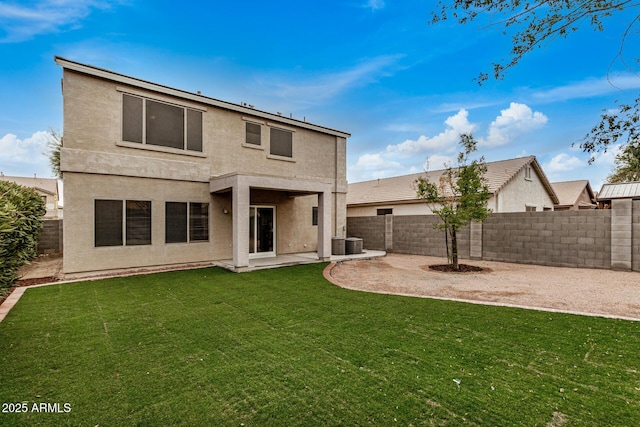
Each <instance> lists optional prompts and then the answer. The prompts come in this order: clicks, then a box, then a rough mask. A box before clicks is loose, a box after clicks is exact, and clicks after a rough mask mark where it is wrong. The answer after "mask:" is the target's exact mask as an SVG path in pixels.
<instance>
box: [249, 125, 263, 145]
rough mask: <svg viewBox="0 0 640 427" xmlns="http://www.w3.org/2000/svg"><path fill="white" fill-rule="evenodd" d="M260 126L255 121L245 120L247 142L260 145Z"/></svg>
mask: <svg viewBox="0 0 640 427" xmlns="http://www.w3.org/2000/svg"><path fill="white" fill-rule="evenodd" d="M261 134H262V126H260V125H259V124H256V123H250V122H247V139H246V142H247V144H251V145H262V138H261Z"/></svg>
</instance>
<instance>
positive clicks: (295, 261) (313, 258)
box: [213, 249, 387, 272]
mask: <svg viewBox="0 0 640 427" xmlns="http://www.w3.org/2000/svg"><path fill="white" fill-rule="evenodd" d="M386 254H387V253H386V252H384V251H374V250H368V249H367V250H363V251H362V253H361V254H352V255H332V256H331V258H330V261H331V262H340V261H349V260H363V259H372V258H379V257H383V256H385V255H386ZM318 262H322V261H321V260H320V259H319V258H318V254H317V252H302V253H296V254H285V255H276V256H275V257H266V258H251V259H249V267H244V268H237V267H235V266H234V265H233V260H232V259H225V260H221V261H215V262H214V263H213V264H214V265H216V266H218V267H222V268H226V269H227V270H231V271H237V272H244V271H254V270H264V269H267V268H278V267H287V266H291V265H302V264H313V263H318Z"/></svg>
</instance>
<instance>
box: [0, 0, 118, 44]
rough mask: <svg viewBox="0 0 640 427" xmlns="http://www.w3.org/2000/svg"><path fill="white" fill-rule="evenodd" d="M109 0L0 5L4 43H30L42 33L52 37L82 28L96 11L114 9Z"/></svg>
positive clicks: (50, 0)
mask: <svg viewBox="0 0 640 427" xmlns="http://www.w3.org/2000/svg"><path fill="white" fill-rule="evenodd" d="M111 3H112V1H105V0H40V1H37V2H35V3H34V4H29V5H20V4H15V3H14V4H10V3H5V2H2V3H0V27H1V28H2V29H3V32H4V37H2V38H1V39H0V42H2V43H16V42H21V41H25V40H29V39H31V38H32V37H34V36H36V35H39V34H49V33H54V32H57V31H60V30H61V29H63V28H65V27H74V26H78V25H79V21H81V20H82V19H84V18H86V17H87V16H88V15H89V14H90V13H91V11H92V10H93V9H105V8H108V7H110V4H111Z"/></svg>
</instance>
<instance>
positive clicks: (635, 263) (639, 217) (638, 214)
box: [631, 200, 640, 271]
mask: <svg viewBox="0 0 640 427" xmlns="http://www.w3.org/2000/svg"><path fill="white" fill-rule="evenodd" d="M632 208H633V216H632V229H631V235H632V239H633V240H632V242H633V244H632V246H631V260H632V264H631V268H632V269H633V270H634V271H640V200H634V201H633V206H632Z"/></svg>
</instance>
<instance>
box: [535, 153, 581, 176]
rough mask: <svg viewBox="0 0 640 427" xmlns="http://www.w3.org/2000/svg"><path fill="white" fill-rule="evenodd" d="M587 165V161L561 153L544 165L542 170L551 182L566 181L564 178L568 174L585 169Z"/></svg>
mask: <svg viewBox="0 0 640 427" xmlns="http://www.w3.org/2000/svg"><path fill="white" fill-rule="evenodd" d="M586 165H587V162H586V161H584V160H581V159H579V158H577V157H576V156H570V155H568V154H566V153H560V154H558V155H556V156H554V157H553V158H552V159H551V160H549V161H548V162H547V163H544V164H543V165H542V170H544V171H545V173H546V174H547V176H548V177H549V179H550V180H551V181H564V179H563V178H562V176H563V175H565V174H566V173H567V172H571V171H574V170H576V169H580V168H583V167H585V166H586Z"/></svg>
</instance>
